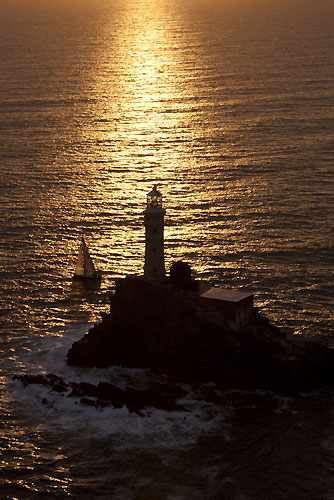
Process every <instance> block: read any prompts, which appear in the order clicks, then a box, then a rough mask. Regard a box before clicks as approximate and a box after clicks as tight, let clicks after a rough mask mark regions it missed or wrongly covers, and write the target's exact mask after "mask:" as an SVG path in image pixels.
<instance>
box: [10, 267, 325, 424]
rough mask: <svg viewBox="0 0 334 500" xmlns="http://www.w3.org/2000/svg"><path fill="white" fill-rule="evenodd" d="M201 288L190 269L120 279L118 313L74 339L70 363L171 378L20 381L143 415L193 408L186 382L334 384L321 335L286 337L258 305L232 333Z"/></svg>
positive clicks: (282, 388) (301, 387)
mask: <svg viewBox="0 0 334 500" xmlns="http://www.w3.org/2000/svg"><path fill="white" fill-rule="evenodd" d="M182 276H183V277H182ZM198 288H199V286H198V283H196V282H194V281H193V280H192V279H191V276H190V271H189V270H187V269H186V273H183V275H182V273H181V279H178V278H177V279H168V278H166V279H163V280H158V281H152V280H146V279H145V278H143V277H138V276H128V277H126V278H124V279H121V280H118V282H117V284H116V291H115V293H114V295H113V296H112V298H111V312H110V313H109V314H105V313H103V314H102V321H101V323H99V324H95V325H94V327H93V328H91V329H90V330H89V332H88V333H87V334H85V335H84V336H83V337H82V338H81V339H80V340H78V341H76V342H74V344H73V345H72V347H71V348H70V350H69V352H68V354H67V362H68V363H69V364H70V365H74V366H80V367H86V368H91V367H97V368H107V367H109V366H112V365H120V366H125V367H128V368H144V369H150V370H151V371H152V372H153V373H156V374H158V375H163V378H162V380H164V382H161V381H159V382H158V379H159V377H157V381H156V382H155V383H153V384H150V386H148V387H147V388H145V389H144V390H138V389H134V388H131V387H126V388H125V389H120V388H119V387H117V386H115V385H112V384H110V383H106V382H100V383H98V384H97V385H93V384H89V383H87V382H80V383H75V382H67V381H65V380H64V379H63V378H61V377H59V376H57V375H54V374H48V375H30V374H23V375H16V376H15V377H14V378H16V379H17V380H19V381H21V382H22V384H23V385H24V386H25V387H26V386H27V385H29V384H40V385H43V386H46V387H48V388H49V391H50V393H59V394H60V395H61V396H66V397H74V398H78V400H79V401H80V403H81V404H83V405H87V406H94V407H96V408H98V409H101V408H105V407H107V406H112V407H114V408H120V407H122V406H126V407H127V408H128V410H129V411H130V412H136V413H138V414H139V415H140V414H141V412H142V411H143V410H144V408H147V407H154V408H158V409H162V410H165V411H187V410H186V409H185V408H184V407H183V406H182V405H181V404H179V403H178V402H177V400H178V399H180V398H182V397H183V396H184V395H185V391H184V389H183V388H182V387H181V385H180V384H182V383H190V384H198V383H199V384H202V383H214V384H215V387H216V388H217V389H219V390H223V391H225V390H257V389H265V390H270V391H275V392H277V393H281V394H287V395H295V394H298V393H301V392H309V391H311V390H313V389H322V388H326V387H329V388H330V387H331V386H333V385H334V370H333V366H334V363H333V361H334V350H333V349H330V348H329V347H327V346H326V345H324V344H323V343H321V342H318V341H316V340H315V339H305V340H303V342H300V337H299V336H295V338H294V336H293V335H286V334H285V333H284V332H283V331H282V330H280V329H278V328H277V327H275V326H273V325H272V324H271V323H270V321H269V320H268V319H267V318H265V317H263V316H262V315H261V314H259V312H258V311H257V310H256V309H255V308H254V310H253V312H252V317H251V319H250V321H249V322H248V324H247V325H246V326H245V327H244V328H243V329H242V330H241V331H233V330H232V329H231V328H230V327H229V326H228V323H227V322H225V321H224V320H223V321H222V320H221V318H220V320H219V321H216V320H214V319H213V318H212V316H210V314H208V311H207V310H205V309H203V307H200V303H199V292H198ZM160 378H161V377H160ZM165 380H167V381H168V382H165ZM213 399H215V397H214V398H213ZM44 402H45V404H47V401H44Z"/></svg>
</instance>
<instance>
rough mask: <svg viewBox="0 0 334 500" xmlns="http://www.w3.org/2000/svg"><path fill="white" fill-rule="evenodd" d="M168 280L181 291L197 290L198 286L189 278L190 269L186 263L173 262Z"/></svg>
mask: <svg viewBox="0 0 334 500" xmlns="http://www.w3.org/2000/svg"><path fill="white" fill-rule="evenodd" d="M170 280H171V282H172V283H173V285H175V286H176V287H177V288H180V289H181V290H190V291H196V290H198V284H197V283H196V281H194V280H193V279H192V278H191V268H190V266H189V264H187V262H181V261H178V262H173V263H172V265H171V267H170Z"/></svg>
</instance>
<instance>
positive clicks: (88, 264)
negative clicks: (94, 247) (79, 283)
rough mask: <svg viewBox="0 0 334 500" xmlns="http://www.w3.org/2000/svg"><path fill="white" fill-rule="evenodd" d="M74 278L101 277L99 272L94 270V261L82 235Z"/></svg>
mask: <svg viewBox="0 0 334 500" xmlns="http://www.w3.org/2000/svg"><path fill="white" fill-rule="evenodd" d="M74 278H83V279H85V278H89V279H101V273H100V272H98V271H96V270H95V266H94V263H93V261H92V258H91V256H90V255H89V251H88V247H87V245H86V242H85V240H84V237H83V236H82V237H81V244H80V248H79V255H78V260H77V265H76V268H75V273H74Z"/></svg>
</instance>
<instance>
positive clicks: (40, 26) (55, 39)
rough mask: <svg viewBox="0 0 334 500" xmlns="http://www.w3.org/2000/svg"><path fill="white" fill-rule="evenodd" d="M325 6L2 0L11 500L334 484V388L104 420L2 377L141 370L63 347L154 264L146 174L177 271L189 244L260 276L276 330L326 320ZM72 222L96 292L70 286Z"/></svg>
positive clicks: (233, 494)
mask: <svg viewBox="0 0 334 500" xmlns="http://www.w3.org/2000/svg"><path fill="white" fill-rule="evenodd" d="M333 19H334V5H333V3H332V2H331V1H330V0H322V1H321V2H311V1H309V0H300V1H298V0H292V1H291V2H285V1H278V0H271V1H267V2H264V1H261V0H235V1H232V0H220V1H218V0H217V1H216V2H213V1H208V2H204V1H203V2H202V1H200V0H185V1H183V2H180V1H177V0H169V1H167V0H131V1H130V0H123V1H121V0H119V1H117V0H115V1H110V0H95V1H93V0H85V1H80V2H79V0H72V1H71V2H65V1H64V0H62V1H57V2H56V1H53V0H50V1H49V2H42V1H41V0H25V1H23V0H12V1H10V0H2V2H1V3H0V41H1V43H0V61H1V62H0V65H1V71H0V168H1V183H0V189H1V204H0V220H1V227H0V233H1V239H0V259H1V261H0V262H1V270H0V277H1V301H2V311H3V315H2V319H3V321H2V327H1V337H0V349H1V353H2V357H3V363H2V371H1V373H2V379H1V380H2V385H1V389H0V390H1V394H2V404H1V410H2V414H3V429H2V431H1V432H2V434H1V442H2V444H1V448H2V451H3V459H2V470H1V474H0V481H1V483H0V484H1V485H2V486H1V487H2V488H3V491H4V495H3V497H4V498H8V499H12V498H18V499H19V500H21V499H26V498H27V499H29V500H30V499H32V498H38V499H39V498H61V499H62V498H66V497H67V496H72V497H73V498H88V499H92V498H116V499H118V498H120V499H121V498H125V499H129V498H138V499H140V498H145V499H149V498H152V499H160V498H161V499H165V498H166V499H167V498H168V499H170V500H174V499H178V498H180V499H185V498H187V499H188V498H190V499H197V498H200V499H202V498H217V499H218V498H219V499H220V498H228V499H229V498H231V499H232V498H236V499H237V498H239V499H248V498H249V499H253V498H254V499H260V498H266V499H267V498H277V499H278V498H279V499H281V498H287V499H288V498H294V499H296V498H328V499H329V498H334V497H333V494H334V493H333V488H334V485H333V481H332V479H331V476H330V470H332V469H330V468H331V467H333V466H334V464H333V456H332V452H333V447H334V445H333V440H332V436H333V434H332V428H331V425H332V424H331V415H332V411H333V407H332V403H331V398H330V397H329V396H328V398H329V399H326V397H325V396H320V395H318V396H317V397H318V399H317V398H316V397H315V401H316V402H315V401H314V400H311V396H307V397H306V399H305V400H302V401H299V400H298V401H287V402H284V403H282V401H280V400H279V399H275V397H273V396H270V395H263V399H261V398H260V397H259V396H258V395H257V396H256V395H252V396H250V395H248V396H246V395H245V396H244V397H242V396H240V397H239V399H238V398H237V397H235V396H233V397H232V396H231V397H230V396H227V395H221V398H222V404H221V405H219V406H217V407H215V406H214V405H212V404H211V403H209V402H205V398H204V397H203V394H202V393H200V392H196V390H197V389H196V390H195V389H194V388H189V393H188V395H189V402H188V404H189V412H188V414H187V415H177V414H176V415H168V414H166V413H164V412H160V413H159V412H153V413H152V414H150V415H147V416H146V417H145V418H144V419H143V418H140V417H136V416H133V415H130V414H128V413H127V410H122V411H120V410H118V411H110V412H109V413H108V412H107V411H105V412H102V413H101V414H99V415H98V418H97V417H96V415H95V414H94V413H90V411H88V410H87V409H82V408H81V407H79V406H80V405H79V406H78V405H77V406H75V404H74V403H73V405H72V403H69V402H68V401H64V400H61V398H58V399H57V398H56V396H53V397H50V395H49V394H45V393H43V392H42V391H41V390H39V389H38V388H29V389H27V390H25V391H23V390H21V388H20V387H19V385H18V384H16V383H12V382H11V381H10V379H11V375H12V374H13V373H17V372H20V371H25V370H29V371H35V372H40V371H45V372H48V371H54V372H56V373H58V374H60V375H64V374H65V375H66V376H67V377H68V379H69V380H74V379H76V378H77V379H80V378H83V377H87V379H88V380H91V379H92V378H93V379H94V377H95V378H96V379H98V378H100V377H105V378H106V380H111V381H114V380H115V379H116V381H118V382H119V383H120V384H121V383H123V382H124V378H125V379H126V380H128V379H129V380H130V381H132V383H135V382H136V381H137V383H138V380H141V381H142V383H143V384H144V383H145V380H146V379H145V377H147V376H148V375H147V374H145V373H139V374H138V373H135V374H134V373H132V372H131V373H128V372H126V371H124V373H123V372H122V373H119V372H118V371H117V370H116V369H111V370H110V371H107V372H106V373H100V372H96V373H95V372H94V371H93V373H91V372H89V373H82V372H80V370H79V371H77V370H73V369H70V368H68V367H66V364H65V362H64V357H65V354H66V349H67V346H68V345H70V344H71V342H72V341H73V340H74V339H75V338H78V337H80V335H81V334H82V333H83V332H84V331H85V330H87V328H88V325H87V324H88V322H93V321H98V320H99V317H100V316H99V315H100V312H101V311H106V310H108V291H109V290H110V289H112V287H113V284H114V279H115V278H116V277H120V276H125V275H126V274H129V273H141V272H142V268H143V251H144V244H143V243H144V228H143V215H142V212H143V208H144V202H145V195H146V193H147V192H148V191H149V190H150V189H151V188H152V185H153V184H154V183H158V185H159V189H160V190H161V191H162V193H163V195H164V204H165V208H166V210H167V216H166V228H165V248H166V261H167V267H168V266H169V265H170V263H171V262H172V261H173V260H176V259H184V260H186V261H188V262H189V263H190V265H191V266H192V268H193V270H194V273H195V275H196V276H198V277H201V278H205V279H209V280H211V281H212V282H213V283H215V284H222V285H225V286H228V287H235V288H240V287H244V288H246V289H248V290H253V291H254V292H255V299H256V304H257V306H258V307H259V308H260V309H261V310H262V311H263V312H264V313H266V314H267V315H268V316H269V317H270V318H271V319H272V321H274V322H275V323H276V324H278V325H280V326H285V327H289V328H290V329H291V330H293V331H295V332H297V333H302V332H303V333H307V334H312V335H318V334H322V335H333V333H334V332H333V309H332V307H333V304H332V291H333V288H332V285H333V275H332V269H333V235H334V218H333V213H334V212H333V128H334V111H333V109H334V108H333V104H334V86H333V81H334V29H333V24H334V23H333ZM82 234H84V235H85V236H86V239H87V241H88V243H89V246H90V249H91V253H92V256H93V258H94V261H95V263H96V265H97V267H98V268H99V269H101V270H102V272H103V281H102V284H101V287H100V288H99V287H95V288H94V287H91V288H87V287H83V286H82V285H80V284H76V283H73V282H72V279H71V277H72V274H73V269H74V264H75V256H76V252H77V249H78V241H79V237H80V236H81V235H82ZM115 370H116V371H115ZM122 380H123V382H122ZM194 390H195V393H194V392H193V391H194ZM198 391H199V389H198ZM204 392H205V391H204ZM251 397H252V398H253V399H252V401H251V403H249V401H248V399H247V398H251ZM231 398H232V399H231ZM43 400H45V401H46V402H45V401H44V404H42V401H43ZM315 406H316V407H317V408H319V409H320V410H321V411H319V413H317V412H314V407H315ZM238 408H239V409H240V408H241V409H242V411H241V416H239V413H240V412H239V413H238ZM246 408H253V410H246ZM94 411H95V410H94ZM247 411H249V414H250V421H251V423H249V421H248V419H247V418H245V415H246V416H247V415H248V413H247ZM282 415H283V417H282ZM319 415H321V416H319ZM239 417H240V418H239ZM185 418H186V419H185ZM245 420H246V422H245ZM286 425H287V427H286ZM263 426H264V428H263ZM289 426H291V429H293V432H292V431H288V430H287V429H288V427H289ZM101 429H102V430H103V432H102V431H101ZM245 429H246V430H247V432H246V431H245ZM315 429H316V430H317V431H315ZM319 429H321V430H319ZM101 432H102V436H101ZM282 435H283V436H285V437H284V438H283V450H284V451H282V448H280V446H281V445H280V439H281V437H282ZM106 436H107V439H106ZM218 436H219V438H218ZM303 436H307V439H306V442H305V441H304V439H303ZM231 443H233V446H232V445H231ZM255 443H256V444H255ZM291 443H292V444H291ZM307 443H309V444H307ZM173 447H174V448H173ZM254 450H256V451H254ZM236 452H237V454H238V457H239V461H238V460H237V459H236V455H235V453H236ZM312 454H313V456H314V460H313V459H312ZM253 456H254V457H255V458H254V460H253V462H252V465H251V461H252V457H253ZM306 456H309V457H310V459H309V460H308V459H306V458H305V457H306ZM268 457H272V458H271V459H269V458H268ZM268 460H269V462H270V463H271V467H269V468H267V469H266V470H265V471H264V472H263V471H262V472H263V474H264V476H263V475H262V472H261V470H262V469H261V463H263V462H264V461H266V462H268ZM296 463H300V467H298V466H297V465H296ZM315 463H317V465H315ZM319 463H321V464H322V466H321V467H320V466H319V465H318V464H319ZM284 464H285V465H284ZM312 467H313V468H317V473H316V474H314V475H313V476H312V475H309V476H308V477H309V479H307V484H306V483H305V484H304V481H306V479H305V475H307V474H308V471H311V470H312ZM269 469H270V470H269ZM87 471H89V473H87ZM129 471H131V472H129ZM273 471H275V473H274V472H273ZM311 476H312V477H313V479H312V477H311ZM263 477H265V479H263ZM254 478H255V479H254ZM256 478H258V479H256ZM270 478H273V480H272V482H271V480H270ZM283 483H284V485H285V486H284V487H285V488H286V489H285V490H284V491H283V493H281V491H280V488H282V484H283ZM305 485H306V486H305ZM303 488H304V489H305V490H304V489H303ZM222 492H225V493H224V494H223V493H222ZM224 495H225V496H224ZM275 495H276V496H275ZM307 495H309V496H307ZM312 495H313V496H312ZM326 495H327V496H326ZM331 495H332V496H331Z"/></svg>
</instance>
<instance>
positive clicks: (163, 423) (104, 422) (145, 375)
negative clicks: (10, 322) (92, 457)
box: [9, 325, 224, 448]
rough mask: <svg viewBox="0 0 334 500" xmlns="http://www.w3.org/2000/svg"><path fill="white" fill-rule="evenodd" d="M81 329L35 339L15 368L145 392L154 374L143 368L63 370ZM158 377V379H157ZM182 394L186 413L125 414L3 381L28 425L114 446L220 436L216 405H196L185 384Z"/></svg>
mask: <svg viewBox="0 0 334 500" xmlns="http://www.w3.org/2000/svg"><path fill="white" fill-rule="evenodd" d="M87 330H88V328H87V325H86V326H85V327H83V326H82V325H74V326H73V327H72V328H71V329H67V330H65V331H64V332H63V335H60V334H57V335H54V336H53V335H52V336H47V337H44V338H41V339H40V348H39V350H28V351H27V352H26V354H25V355H24V357H23V359H21V368H22V369H23V371H25V372H28V373H44V374H46V373H50V372H52V373H54V374H56V375H59V376H61V377H63V378H64V379H65V381H66V382H80V381H85V382H89V383H92V384H97V383H98V382H100V381H106V382H110V383H112V384H114V385H117V386H118V387H121V388H124V387H125V386H132V387H136V388H145V387H147V385H148V384H149V383H150V381H153V380H156V379H157V377H156V375H154V374H152V373H151V372H150V371H149V370H139V369H129V368H122V367H119V366H116V367H111V368H107V369H97V368H92V369H86V368H85V369H84V368H78V367H72V366H69V365H68V364H67V363H66V353H67V351H68V349H69V348H70V346H71V345H72V343H73V342H74V341H75V340H77V339H79V338H81V336H82V335H83V333H84V332H85V331H87ZM162 379H163V377H162ZM185 387H186V388H187V390H188V393H187V395H186V397H185V398H183V399H182V400H179V401H178V403H179V404H182V406H184V407H185V408H186V410H188V411H169V412H168V411H163V410H159V409H156V408H145V409H144V410H142V411H141V412H140V415H138V414H136V413H130V412H129V410H128V409H127V408H126V407H122V408H118V409H117V408H113V407H106V408H103V409H96V408H95V407H90V406H85V405H82V404H80V401H79V399H78V398H73V397H71V398H69V397H67V394H59V393H57V392H52V391H51V390H50V388H49V387H45V386H42V385H37V384H31V385H28V386H27V387H26V388H23V385H22V383H21V382H19V381H17V380H16V381H9V389H10V391H11V393H12V397H13V399H15V400H16V401H17V402H18V403H19V404H20V405H21V406H22V408H24V412H25V414H26V415H27V416H28V418H29V417H30V419H31V423H32V425H33V426H34V427H36V423H37V426H39V427H40V428H41V429H43V430H44V431H47V432H57V433H59V432H60V433H63V432H71V433H72V432H73V430H75V436H76V437H77V438H78V439H80V438H81V437H82V436H87V432H88V431H89V435H90V436H91V437H96V438H101V437H104V436H109V437H111V438H112V439H113V441H114V445H115V446H119V447H127V446H129V445H130V446H131V447H134V446H138V447H139V446H140V447H141V448H143V447H152V446H159V447H173V448H175V447H176V446H183V445H184V444H185V443H192V442H195V441H196V440H197V438H198V437H199V436H200V435H202V434H203V433H208V432H212V431H214V430H215V429H217V428H218V427H219V428H220V432H221V431H222V426H223V422H224V414H223V411H222V409H221V408H219V406H218V405H215V404H213V403H208V402H204V401H199V400H197V399H196V395H194V394H193V393H192V391H191V388H190V386H185Z"/></svg>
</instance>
